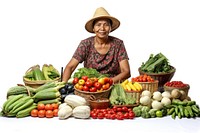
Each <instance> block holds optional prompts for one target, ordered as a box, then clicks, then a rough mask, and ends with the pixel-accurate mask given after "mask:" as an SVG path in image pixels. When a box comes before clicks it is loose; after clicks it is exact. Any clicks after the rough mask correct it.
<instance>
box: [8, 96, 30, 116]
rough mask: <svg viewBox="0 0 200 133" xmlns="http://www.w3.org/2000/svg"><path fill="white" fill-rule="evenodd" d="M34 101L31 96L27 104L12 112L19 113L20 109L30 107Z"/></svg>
mask: <svg viewBox="0 0 200 133" xmlns="http://www.w3.org/2000/svg"><path fill="white" fill-rule="evenodd" d="M33 102H34V100H33V99H32V98H31V99H29V100H28V101H27V102H26V103H25V104H23V105H22V106H20V107H19V108H17V109H15V110H14V111H13V112H12V113H18V112H19V111H21V110H23V109H25V108H27V107H29V106H30V105H32V104H33Z"/></svg>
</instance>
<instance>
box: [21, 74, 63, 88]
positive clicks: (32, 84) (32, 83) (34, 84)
mask: <svg viewBox="0 0 200 133" xmlns="http://www.w3.org/2000/svg"><path fill="white" fill-rule="evenodd" d="M60 80H61V78H60V77H59V78H56V79H54V80H38V81H29V80H26V79H25V78H24V77H23V81H24V84H25V85H26V86H30V87H32V88H35V89H36V88H38V87H39V86H41V85H44V84H45V83H47V82H50V81H60Z"/></svg>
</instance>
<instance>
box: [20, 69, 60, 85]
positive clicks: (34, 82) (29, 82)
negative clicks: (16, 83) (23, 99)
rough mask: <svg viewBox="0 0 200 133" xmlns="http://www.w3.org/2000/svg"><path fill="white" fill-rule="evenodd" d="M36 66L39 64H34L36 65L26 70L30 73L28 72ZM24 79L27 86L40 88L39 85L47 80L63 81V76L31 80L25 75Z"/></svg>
mask: <svg viewBox="0 0 200 133" xmlns="http://www.w3.org/2000/svg"><path fill="white" fill-rule="evenodd" d="M36 66H37V65H34V66H32V67H30V68H29V69H28V70H27V71H26V73H28V72H30V71H31V70H33V69H34V68H35V67H36ZM23 81H24V84H25V85H26V86H30V87H32V88H38V87H39V86H41V85H43V84H45V83H47V82H50V81H61V77H58V78H55V79H54V80H38V81H36V80H35V81H30V80H27V79H26V78H25V76H23Z"/></svg>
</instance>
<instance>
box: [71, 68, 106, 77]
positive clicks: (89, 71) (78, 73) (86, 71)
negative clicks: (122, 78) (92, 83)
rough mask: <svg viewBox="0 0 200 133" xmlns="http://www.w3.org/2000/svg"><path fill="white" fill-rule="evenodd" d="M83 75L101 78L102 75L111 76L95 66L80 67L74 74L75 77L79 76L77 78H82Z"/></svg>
mask: <svg viewBox="0 0 200 133" xmlns="http://www.w3.org/2000/svg"><path fill="white" fill-rule="evenodd" d="M82 76H87V77H88V78H94V77H96V78H101V77H109V75H108V74H101V73H99V72H98V71H97V70H96V69H93V68H85V67H83V68H79V69H78V70H77V71H76V72H75V73H74V74H73V76H72V77H73V78H75V77H77V78H79V79H80V78H81V77H82Z"/></svg>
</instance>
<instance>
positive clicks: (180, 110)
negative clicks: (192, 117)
mask: <svg viewBox="0 0 200 133" xmlns="http://www.w3.org/2000/svg"><path fill="white" fill-rule="evenodd" d="M178 108H179V112H180V114H181V117H184V108H183V106H182V105H179V106H178Z"/></svg>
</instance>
